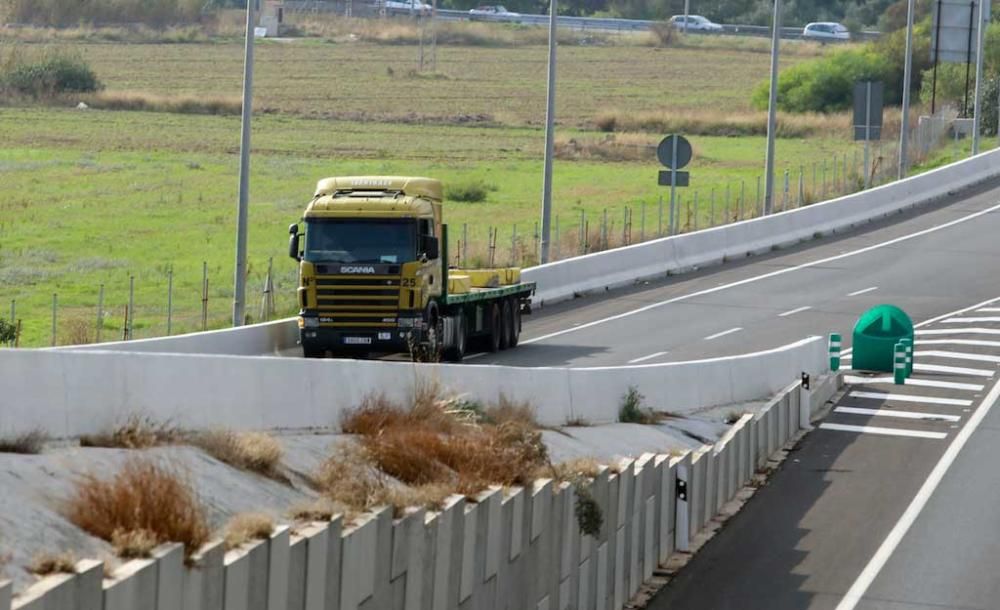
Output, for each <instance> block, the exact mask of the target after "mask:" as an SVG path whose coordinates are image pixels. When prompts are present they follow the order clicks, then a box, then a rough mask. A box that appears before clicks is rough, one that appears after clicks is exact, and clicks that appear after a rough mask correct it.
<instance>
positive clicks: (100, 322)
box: [94, 284, 104, 343]
mask: <svg viewBox="0 0 1000 610" xmlns="http://www.w3.org/2000/svg"><path fill="white" fill-rule="evenodd" d="M103 331H104V284H101V285H100V287H99V288H98V289H97V329H96V332H95V333H94V336H95V338H96V342H97V343H100V342H101V334H102V333H103Z"/></svg>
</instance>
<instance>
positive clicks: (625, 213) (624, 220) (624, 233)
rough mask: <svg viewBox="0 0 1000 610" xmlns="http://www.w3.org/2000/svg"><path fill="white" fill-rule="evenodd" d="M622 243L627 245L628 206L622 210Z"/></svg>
mask: <svg viewBox="0 0 1000 610" xmlns="http://www.w3.org/2000/svg"><path fill="white" fill-rule="evenodd" d="M622 244H623V245H626V246H627V245H628V206H625V208H624V209H623V210H622Z"/></svg>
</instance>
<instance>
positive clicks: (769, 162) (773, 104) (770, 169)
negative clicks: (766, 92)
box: [764, 0, 781, 214]
mask: <svg viewBox="0 0 1000 610" xmlns="http://www.w3.org/2000/svg"><path fill="white" fill-rule="evenodd" d="M771 27H772V29H773V31H772V32H771V95H770V98H769V99H768V102H767V157H766V159H765V162H764V166H765V167H764V172H765V173H764V214H771V213H772V212H774V137H775V134H776V132H777V127H778V47H779V46H780V44H781V0H774V19H773V23H772V25H771Z"/></svg>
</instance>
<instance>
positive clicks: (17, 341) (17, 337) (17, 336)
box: [14, 320, 21, 348]
mask: <svg viewBox="0 0 1000 610" xmlns="http://www.w3.org/2000/svg"><path fill="white" fill-rule="evenodd" d="M14 347H15V348H18V347H21V320H18V321H17V325H16V326H15V327H14Z"/></svg>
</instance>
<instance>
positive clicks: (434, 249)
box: [423, 237, 441, 260]
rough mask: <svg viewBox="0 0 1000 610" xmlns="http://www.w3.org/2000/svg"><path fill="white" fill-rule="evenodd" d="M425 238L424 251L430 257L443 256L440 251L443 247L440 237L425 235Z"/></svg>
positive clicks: (433, 258) (431, 258) (432, 258)
mask: <svg viewBox="0 0 1000 610" xmlns="http://www.w3.org/2000/svg"><path fill="white" fill-rule="evenodd" d="M423 240H424V247H423V251H424V254H425V255H426V256H427V258H428V259H430V260H435V259H437V258H438V257H439V256H441V251H440V250H441V249H440V246H439V245H438V238H436V237H424V238H423Z"/></svg>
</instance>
